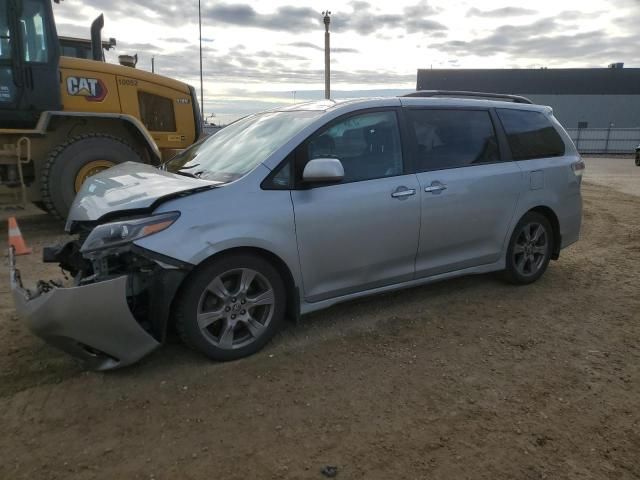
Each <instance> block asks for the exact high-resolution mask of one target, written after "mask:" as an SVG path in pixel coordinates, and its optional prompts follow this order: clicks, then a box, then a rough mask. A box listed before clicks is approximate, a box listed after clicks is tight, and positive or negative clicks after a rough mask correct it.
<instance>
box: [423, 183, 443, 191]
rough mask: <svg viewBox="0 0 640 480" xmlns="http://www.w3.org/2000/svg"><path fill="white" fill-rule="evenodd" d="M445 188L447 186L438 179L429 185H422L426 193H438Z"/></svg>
mask: <svg viewBox="0 0 640 480" xmlns="http://www.w3.org/2000/svg"><path fill="white" fill-rule="evenodd" d="M446 189H447V186H446V185H445V184H443V183H440V182H438V181H436V182H431V185H429V186H428V187H424V191H425V192H427V193H440V192H441V191H442V190H446Z"/></svg>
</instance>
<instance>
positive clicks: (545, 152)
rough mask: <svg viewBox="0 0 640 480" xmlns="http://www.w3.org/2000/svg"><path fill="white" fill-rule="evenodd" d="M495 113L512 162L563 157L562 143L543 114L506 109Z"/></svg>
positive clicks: (563, 146)
mask: <svg viewBox="0 0 640 480" xmlns="http://www.w3.org/2000/svg"><path fill="white" fill-rule="evenodd" d="M497 111H498V116H499V117H500V121H501V122H502V126H503V127H504V130H505V132H506V134H507V140H508V141H509V147H510V148H511V154H512V155H513V159H514V160H530V159H532V158H545V157H561V156H562V155H564V152H565V145H564V141H563V140H562V137H560V135H559V134H558V132H557V131H556V129H555V128H554V126H553V125H552V124H551V121H550V120H549V118H547V117H546V116H545V115H544V114H542V113H540V112H533V111H529V110H513V109H507V108H499V109H497Z"/></svg>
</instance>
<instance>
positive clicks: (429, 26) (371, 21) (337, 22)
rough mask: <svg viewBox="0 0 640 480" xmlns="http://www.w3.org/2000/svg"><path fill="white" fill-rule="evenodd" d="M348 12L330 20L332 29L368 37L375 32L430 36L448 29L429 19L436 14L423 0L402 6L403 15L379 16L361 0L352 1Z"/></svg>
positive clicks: (383, 14) (338, 14)
mask: <svg viewBox="0 0 640 480" xmlns="http://www.w3.org/2000/svg"><path fill="white" fill-rule="evenodd" d="M350 6H351V12H350V13H343V12H338V13H336V15H334V16H333V17H332V19H331V25H332V30H335V31H336V32H341V31H355V32H357V33H359V34H360V35H369V34H371V33H374V32H376V31H387V30H389V29H404V30H405V31H406V32H407V33H430V32H436V31H444V30H447V27H446V26H445V25H443V24H442V23H440V22H438V21H436V20H433V19H431V18H429V17H430V16H432V15H434V14H436V13H438V12H439V10H437V9H436V8H434V7H431V6H430V5H428V4H427V2H426V1H421V2H418V3H417V4H415V5H411V6H408V7H405V8H404V9H403V10H402V13H378V12H377V11H376V10H374V9H372V8H371V5H370V4H369V3H367V2H363V1H355V2H351V4H350Z"/></svg>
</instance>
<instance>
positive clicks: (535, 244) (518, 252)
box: [513, 222, 549, 277]
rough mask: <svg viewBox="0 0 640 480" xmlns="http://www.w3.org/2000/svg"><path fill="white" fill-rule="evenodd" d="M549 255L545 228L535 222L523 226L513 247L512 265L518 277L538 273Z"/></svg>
mask: <svg viewBox="0 0 640 480" xmlns="http://www.w3.org/2000/svg"><path fill="white" fill-rule="evenodd" d="M547 255H549V239H548V235H547V231H546V229H545V227H544V226H543V225H542V224H540V223H537V222H531V223H527V224H525V225H524V226H523V227H522V228H521V229H520V232H519V233H518V236H517V237H516V241H515V245H514V247H513V265H514V266H515V268H516V270H517V271H518V273H519V274H520V275H523V276H525V277H530V276H532V275H535V274H536V273H538V271H539V270H540V269H541V268H542V266H543V265H544V263H545V260H546V258H547Z"/></svg>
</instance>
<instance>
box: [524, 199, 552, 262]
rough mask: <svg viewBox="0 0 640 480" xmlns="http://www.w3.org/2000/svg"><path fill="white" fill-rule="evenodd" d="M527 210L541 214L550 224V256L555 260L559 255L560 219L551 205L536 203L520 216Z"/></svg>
mask: <svg viewBox="0 0 640 480" xmlns="http://www.w3.org/2000/svg"><path fill="white" fill-rule="evenodd" d="M529 212H536V213H539V214H540V215H543V216H544V217H545V218H546V219H547V220H548V221H549V223H550V224H551V229H552V230H553V252H551V258H552V259H553V260H557V259H558V258H559V257H560V247H561V245H562V235H561V233H560V221H559V220H558V215H556V212H554V211H553V209H552V208H551V207H549V206H547V205H538V206H535V207H533V208H530V209H529V210H527V211H526V212H524V213H523V214H522V216H521V217H520V218H522V217H524V216H525V215H526V214H527V213H529Z"/></svg>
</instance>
